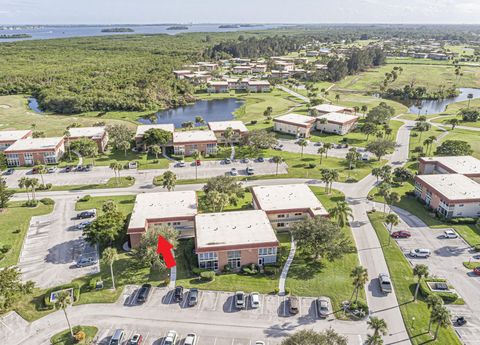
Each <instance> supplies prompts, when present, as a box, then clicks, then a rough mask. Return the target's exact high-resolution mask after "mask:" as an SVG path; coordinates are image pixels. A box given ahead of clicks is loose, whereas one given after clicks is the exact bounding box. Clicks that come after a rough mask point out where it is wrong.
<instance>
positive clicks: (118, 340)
mask: <svg viewBox="0 0 480 345" xmlns="http://www.w3.org/2000/svg"><path fill="white" fill-rule="evenodd" d="M124 336H125V332H124V331H123V329H116V330H115V332H114V333H113V336H112V338H111V339H110V342H109V343H108V344H109V345H120V344H122V342H123V337H124Z"/></svg>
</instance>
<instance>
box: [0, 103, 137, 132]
mask: <svg viewBox="0 0 480 345" xmlns="http://www.w3.org/2000/svg"><path fill="white" fill-rule="evenodd" d="M0 104H1V105H4V106H6V107H0V123H1V124H2V130H6V129H30V128H32V125H35V130H37V131H43V132H45V134H46V135H47V136H62V135H63V134H64V132H65V130H66V128H67V126H70V125H71V124H72V123H74V122H76V123H80V124H81V125H82V126H92V125H93V124H95V123H96V122H99V121H102V122H105V123H106V124H115V123H126V124H127V125H128V126H130V127H131V128H132V129H134V128H135V125H134V123H133V122H132V121H123V119H122V121H121V120H115V119H106V118H104V117H98V116H97V115H98V113H95V114H78V115H54V114H37V113H35V112H34V111H33V110H30V109H29V108H28V106H27V104H28V101H27V96H22V95H13V96H0Z"/></svg>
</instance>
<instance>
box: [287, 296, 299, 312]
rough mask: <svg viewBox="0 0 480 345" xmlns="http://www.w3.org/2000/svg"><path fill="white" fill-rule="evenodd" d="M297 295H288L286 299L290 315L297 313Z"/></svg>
mask: <svg viewBox="0 0 480 345" xmlns="http://www.w3.org/2000/svg"><path fill="white" fill-rule="evenodd" d="M298 310H299V309H298V297H297V296H290V298H289V299H288V311H289V312H290V314H292V315H296V314H298Z"/></svg>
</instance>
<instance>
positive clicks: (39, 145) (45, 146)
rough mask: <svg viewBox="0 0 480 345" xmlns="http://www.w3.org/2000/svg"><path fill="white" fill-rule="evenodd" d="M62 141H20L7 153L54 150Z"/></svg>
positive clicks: (34, 139) (32, 139) (59, 139)
mask: <svg viewBox="0 0 480 345" xmlns="http://www.w3.org/2000/svg"><path fill="white" fill-rule="evenodd" d="M62 140H63V137H54V138H27V139H20V140H17V141H16V142H14V143H13V144H12V145H10V147H8V148H7V149H6V150H5V152H11V151H35V150H49V149H54V148H55V147H57V145H58V144H60V142H61V141H62Z"/></svg>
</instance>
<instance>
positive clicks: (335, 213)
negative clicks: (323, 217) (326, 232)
mask: <svg viewBox="0 0 480 345" xmlns="http://www.w3.org/2000/svg"><path fill="white" fill-rule="evenodd" d="M330 215H331V216H332V217H333V218H335V219H336V220H337V224H338V226H340V227H341V228H343V227H344V226H346V225H347V224H348V219H349V218H350V219H353V213H352V209H351V208H350V206H348V203H347V202H346V201H339V202H338V203H337V205H336V206H335V207H334V208H332V209H331V210H330Z"/></svg>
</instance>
